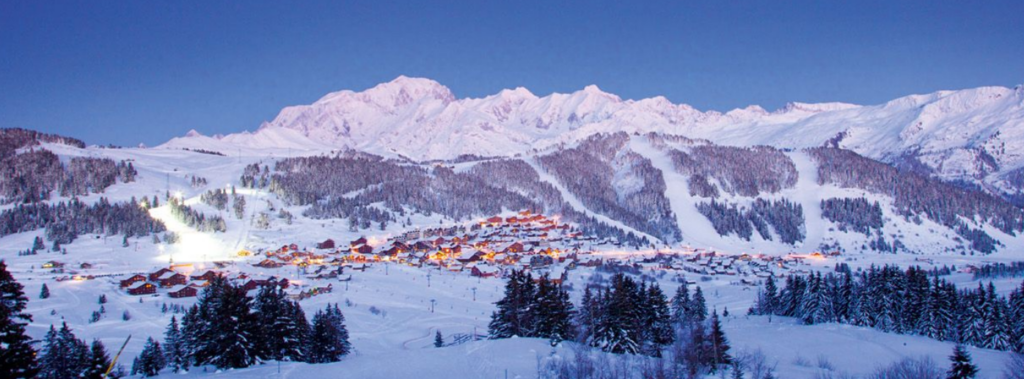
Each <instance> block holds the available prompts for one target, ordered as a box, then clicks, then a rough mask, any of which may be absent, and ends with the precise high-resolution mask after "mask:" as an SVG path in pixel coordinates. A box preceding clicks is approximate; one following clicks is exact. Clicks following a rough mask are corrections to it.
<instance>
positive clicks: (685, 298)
mask: <svg viewBox="0 0 1024 379" xmlns="http://www.w3.org/2000/svg"><path fill="white" fill-rule="evenodd" d="M689 314H690V290H689V288H687V287H686V282H685V281H684V282H683V283H682V284H680V285H679V288H677V289H676V294H675V295H673V296H672V322H673V323H675V324H677V325H678V324H682V323H684V322H688V321H689V318H688V317H687V316H688V315H689Z"/></svg>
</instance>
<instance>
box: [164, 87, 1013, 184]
mask: <svg viewBox="0 0 1024 379" xmlns="http://www.w3.org/2000/svg"><path fill="white" fill-rule="evenodd" d="M618 131H626V132H631V133H632V132H638V133H650V132H654V133H660V134H665V135H681V136H686V137H690V138H701V139H707V140H710V141H712V142H715V143H717V144H723V145H739V146H752V145H770V146H774V147H778V148H804V147H814V146H821V145H825V144H827V145H834V146H838V147H842V148H847V149H851V150H854V151H856V152H858V153H860V154H862V155H865V156H867V157H871V158H874V159H878V160H881V161H884V162H887V163H890V164H898V165H902V166H904V167H910V168H914V169H916V170H919V171H923V172H926V173H930V174H934V175H936V176H938V177H940V178H943V179H946V180H962V181H966V182H972V183H978V184H982V185H984V186H993V187H990V189H997V190H999V191H1000V192H1003V193H1011V194H1012V193H1017V192H1019V191H1020V189H1021V187H1022V185H1024V169H1022V167H1024V153H1021V152H1022V151H1024V87H1021V86H1018V87H1016V88H1005V87H982V88H975V89H967V90H960V91H940V92H935V93H931V94H924V95H911V96H906V97H902V98H898V99H895V100H892V101H889V102H887V103H885V104H879V105H872V106H859V105H852V104H844V103H821V104H805V103H790V104H788V105H786V106H785V107H783V108H781V109H778V110H775V111H767V110H765V109H763V108H761V107H759V106H756V105H754V106H749V107H746V108H743V109H735V110H732V111H729V112H726V113H721V112H717V111H700V110H697V109H694V108H693V107H691V106H689V105H686V104H673V103H672V102H670V101H668V100H667V99H665V98H664V97H654V98H648V99H642V100H623V99H621V98H619V97H618V96H616V95H613V94H609V93H606V92H603V91H601V90H600V89H599V88H598V87H597V86H593V85H591V86H587V87H586V88H584V89H582V90H580V91H576V92H573V93H570V94H561V93H554V94H551V95H548V96H544V97H538V96H536V95H534V94H533V93H531V92H530V91H529V90H527V89H525V88H521V87H520V88H516V89H512V90H502V91H501V92H499V93H497V94H495V95H491V96H488V97H484V98H478V99H474V98H464V99H459V98H457V97H456V96H455V95H454V94H453V93H452V91H451V90H449V89H448V88H447V87H445V86H443V85H441V84H440V83H438V82H436V81H433V80H430V79H423V78H409V77H405V76H400V77H398V78H396V79H395V80H393V81H391V82H388V83H382V84H379V85H377V86H375V87H373V88H370V89H367V90H365V91H362V92H353V91H349V90H344V91H339V92H334V93H330V94H328V95H326V96H324V97H323V98H321V99H320V100H317V101H316V102H314V103H313V104H310V105H299V106H292V107H287V108H285V109H283V110H281V112H280V114H278V116H277V117H276V118H275V119H274V120H272V121H270V122H266V123H264V124H263V125H262V126H261V127H260V128H259V129H258V130H257V131H255V132H252V133H250V132H243V133H239V134H231V135H227V136H220V137H205V136H201V135H199V134H198V133H190V134H189V135H187V136H185V137H182V138H176V139H173V140H171V141H169V142H168V143H166V144H164V145H162V147H165V148H192V149H195V148H201V149H206V150H219V151H234V150H235V149H266V148H291V149H300V150H331V149H340V148H351V149H356V150H363V151H368V152H372V153H377V154H382V155H386V156H395V155H401V156H405V157H408V158H410V159H413V160H420V161H423V160H445V159H452V158H455V157H458V156H460V155H466V154H471V155H477V156H511V155H515V154H519V153H526V152H529V151H531V150H534V149H545V148H549V147H551V146H553V145H556V144H560V143H569V144H572V143H574V142H576V141H579V140H581V139H583V138H586V137H588V136H591V135H594V134H598V133H613V132H618Z"/></svg>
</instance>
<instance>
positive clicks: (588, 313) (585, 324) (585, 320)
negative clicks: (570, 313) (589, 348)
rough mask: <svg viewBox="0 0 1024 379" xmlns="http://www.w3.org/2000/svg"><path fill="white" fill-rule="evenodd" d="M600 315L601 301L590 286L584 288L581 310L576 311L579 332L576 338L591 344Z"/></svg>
mask: <svg viewBox="0 0 1024 379" xmlns="http://www.w3.org/2000/svg"><path fill="white" fill-rule="evenodd" d="M599 316H600V301H599V299H597V298H595V296H594V293H593V291H591V290H590V286H589V285H588V286H586V288H584V289H583V298H582V299H581V300H580V311H579V312H578V313H576V325H577V329H578V330H577V332H576V333H577V334H576V337H577V338H576V340H577V341H578V342H580V343H583V344H588V345H589V344H590V342H591V341H592V340H593V334H594V326H595V324H596V320H597V319H598V317H599Z"/></svg>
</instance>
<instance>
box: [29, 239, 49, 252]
mask: <svg viewBox="0 0 1024 379" xmlns="http://www.w3.org/2000/svg"><path fill="white" fill-rule="evenodd" d="M45 248H46V245H44V244H43V239H42V238H39V236H36V238H35V239H34V240H32V251H33V252H36V251H39V250H43V249H45Z"/></svg>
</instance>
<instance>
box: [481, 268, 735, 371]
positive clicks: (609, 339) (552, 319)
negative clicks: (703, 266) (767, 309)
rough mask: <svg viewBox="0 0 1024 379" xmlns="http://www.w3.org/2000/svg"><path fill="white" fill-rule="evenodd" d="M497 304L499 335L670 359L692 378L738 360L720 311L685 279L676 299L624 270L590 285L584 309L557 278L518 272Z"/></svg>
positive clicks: (493, 327)
mask: <svg viewBox="0 0 1024 379" xmlns="http://www.w3.org/2000/svg"><path fill="white" fill-rule="evenodd" d="M496 305H497V308H498V309H497V310H496V311H495V312H494V313H493V314H492V315H491V322H490V324H489V326H488V333H489V335H490V338H492V339H498V338H510V337H513V336H518V337H535V338H546V339H550V340H551V342H552V343H553V344H557V343H559V342H561V341H574V342H576V343H578V344H579V346H586V347H589V348H593V349H596V350H599V351H603V352H608V353H613V354H626V355H642V356H648V357H653V358H657V359H667V360H671V361H672V362H673V364H674V365H676V366H677V367H681V368H685V370H687V372H688V373H689V374H690V375H691V377H696V376H697V375H703V374H707V373H715V372H719V371H723V370H728V369H729V367H730V366H733V365H734V363H735V362H734V360H733V358H732V356H731V355H730V353H729V349H730V347H729V343H728V340H727V338H726V337H725V333H724V331H723V330H722V324H721V321H720V320H719V317H718V312H717V311H713V312H711V314H710V317H709V313H708V308H707V305H706V303H705V300H704V295H703V292H702V291H701V289H700V287H697V288H696V290H695V292H694V293H693V295H692V296H691V295H690V292H689V289H688V288H687V286H686V284H682V285H680V287H679V289H678V290H677V291H676V294H675V296H674V297H673V299H672V301H671V302H669V300H668V298H667V297H666V296H665V294H664V292H662V290H661V288H660V287H659V286H658V285H657V284H656V283H652V284H648V283H646V282H645V281H640V282H638V281H636V280H634V279H633V278H632V277H631V276H629V275H626V274H622V273H618V274H615V275H614V276H612V278H611V281H610V283H609V284H608V285H607V286H605V287H602V286H599V285H588V286H587V287H586V289H585V290H584V293H583V298H582V299H581V303H580V306H579V307H578V308H577V307H575V306H574V305H573V303H572V302H571V301H570V300H569V295H568V293H567V292H566V290H565V289H564V288H563V287H562V285H561V284H560V283H559V282H558V281H554V280H551V279H549V278H548V277H547V276H546V275H544V276H541V277H540V278H537V279H534V277H533V276H532V274H530V273H527V272H525V271H521V270H513V271H512V272H511V273H510V274H509V276H508V282H507V283H506V285H505V293H504V296H503V297H502V299H501V300H499V301H498V302H497V303H496ZM578 354H579V353H578ZM733 367H734V368H733V370H736V368H735V366H733Z"/></svg>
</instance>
